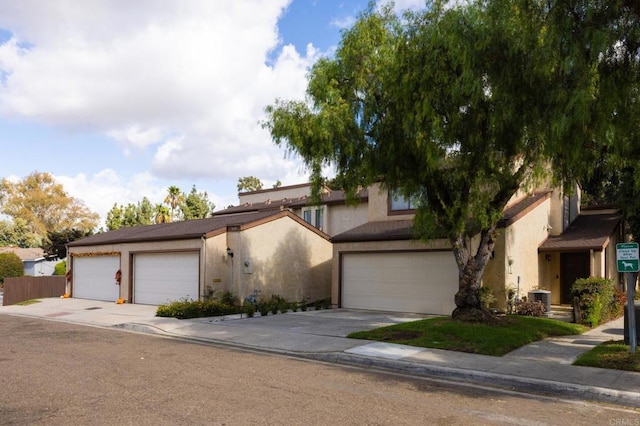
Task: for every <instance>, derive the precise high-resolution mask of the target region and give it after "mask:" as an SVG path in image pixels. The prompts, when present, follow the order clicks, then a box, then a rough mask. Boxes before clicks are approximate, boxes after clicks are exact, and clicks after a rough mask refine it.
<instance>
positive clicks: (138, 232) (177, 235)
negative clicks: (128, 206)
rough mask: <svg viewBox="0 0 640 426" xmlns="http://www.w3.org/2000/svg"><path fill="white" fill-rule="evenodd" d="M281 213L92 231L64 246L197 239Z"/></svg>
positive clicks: (242, 215)
mask: <svg viewBox="0 0 640 426" xmlns="http://www.w3.org/2000/svg"><path fill="white" fill-rule="evenodd" d="M282 214H290V213H288V212H280V211H273V210H271V211H262V212H253V213H244V214H234V215H224V216H214V217H211V218H207V219H196V220H184V221H181V222H171V223H161V224H157V225H144V226H130V227H125V228H120V229H115V230H113V231H109V232H103V233H100V234H95V235H92V236H90V237H87V238H83V239H81V240H76V241H73V242H71V243H69V244H68V246H69V247H81V246H92V245H104V244H118V243H131V242H145V241H167V240H185V239H191V238H201V237H203V236H205V235H207V234H209V233H212V232H215V231H221V230H226V228H227V227H228V226H243V225H246V224H249V223H252V222H257V221H260V220H265V219H268V218H272V217H273V218H274V219H275V216H278V215H282Z"/></svg>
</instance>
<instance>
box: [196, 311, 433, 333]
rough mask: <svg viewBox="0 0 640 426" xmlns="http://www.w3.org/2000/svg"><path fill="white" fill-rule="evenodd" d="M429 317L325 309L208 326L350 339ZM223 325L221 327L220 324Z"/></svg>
mask: <svg viewBox="0 0 640 426" xmlns="http://www.w3.org/2000/svg"><path fill="white" fill-rule="evenodd" d="M428 317H429V316H427V315H419V314H404V313H394V312H378V311H362V310H356V309H342V308H339V309H323V310H317V311H315V310H312V311H305V312H289V313H286V314H277V315H269V316H266V317H260V316H257V317H254V318H246V316H244V317H243V318H244V319H242V320H239V319H240V318H239V317H238V316H233V317H225V318H206V319H199V320H198V321H201V322H205V323H216V324H220V323H224V325H225V326H228V327H247V328H251V329H254V330H256V329H261V330H265V331H267V330H271V331H278V332H285V333H294V334H311V335H316V336H331V337H346V336H347V335H349V334H350V333H353V332H354V331H362V330H371V329H374V328H379V327H384V326H387V325H392V324H399V323H404V322H409V321H416V320H419V319H422V318H428ZM220 325H221V324H220Z"/></svg>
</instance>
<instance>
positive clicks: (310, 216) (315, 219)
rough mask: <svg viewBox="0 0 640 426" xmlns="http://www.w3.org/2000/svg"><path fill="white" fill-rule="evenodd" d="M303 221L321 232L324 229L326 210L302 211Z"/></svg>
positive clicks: (310, 209)
mask: <svg viewBox="0 0 640 426" xmlns="http://www.w3.org/2000/svg"><path fill="white" fill-rule="evenodd" d="M302 219H303V220H304V221H305V222H307V223H310V224H311V225H313V226H315V227H316V228H318V229H319V230H321V231H322V230H323V228H324V209H323V208H322V207H308V208H305V209H303V210H302Z"/></svg>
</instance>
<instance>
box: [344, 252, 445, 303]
mask: <svg viewBox="0 0 640 426" xmlns="http://www.w3.org/2000/svg"><path fill="white" fill-rule="evenodd" d="M457 289H458V269H457V266H456V263H455V259H454V257H453V254H452V253H451V252H398V253H345V254H343V256H342V298H341V305H342V306H343V307H345V308H353V309H371V310H378V311H391V312H413V313H422V314H438V315H449V314H451V312H452V311H453V309H454V308H455V303H454V300H453V297H454V295H455V293H456V291H457Z"/></svg>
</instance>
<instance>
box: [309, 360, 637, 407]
mask: <svg viewBox="0 0 640 426" xmlns="http://www.w3.org/2000/svg"><path fill="white" fill-rule="evenodd" d="M312 357H313V358H314V359H317V360H321V361H325V362H331V363H336V364H344V365H354V366H360V367H369V368H376V369H381V370H387V371H394V372H402V373H406V374H410V375H413V376H419V377H425V378H435V379H452V380H456V381H460V382H466V383H472V384H481V385H485V386H490V387H497V388H503V389H509V390H512V391H518V392H526V393H534V394H539V395H545V396H549V395H554V396H558V397H562V398H563V399H572V400H574V399H575V400H583V401H597V402H604V403H610V404H616V405H623V406H626V407H634V408H640V393H639V392H626V391H620V390H617V389H610V388H604V387H593V386H583V385H578V384H574V383H565V382H558V381H551V380H541V379H536V378H525V377H519V376H513V375H506V374H496V373H488V372H483V371H475V370H467V369H461V368H453V367H442V366H435V365H428V364H418V363H413V362H407V361H401V360H399V361H398V360H386V359H378V358H368V357H363V356H359V355H351V354H345V353H335V354H331V355H328V356H326V355H324V354H314V355H313V356H312Z"/></svg>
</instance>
